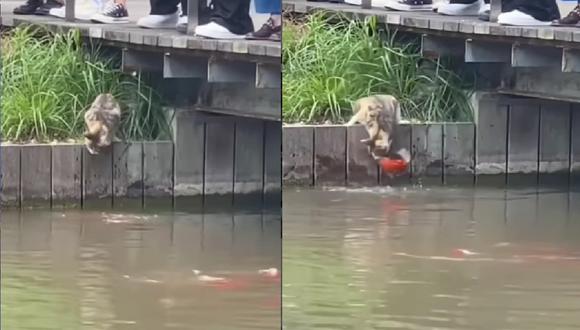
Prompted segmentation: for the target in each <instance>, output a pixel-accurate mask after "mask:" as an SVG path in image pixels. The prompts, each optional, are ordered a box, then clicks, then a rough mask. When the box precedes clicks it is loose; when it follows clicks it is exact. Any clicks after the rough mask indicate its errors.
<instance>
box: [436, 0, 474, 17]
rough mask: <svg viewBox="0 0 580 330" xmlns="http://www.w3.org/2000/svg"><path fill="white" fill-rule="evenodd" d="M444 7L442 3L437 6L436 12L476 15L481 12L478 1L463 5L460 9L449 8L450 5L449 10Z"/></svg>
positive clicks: (449, 14) (452, 14)
mask: <svg viewBox="0 0 580 330" xmlns="http://www.w3.org/2000/svg"><path fill="white" fill-rule="evenodd" d="M445 7H446V6H445V5H443V6H440V7H439V8H437V13H438V14H441V15H446V16H478V15H479V13H480V12H481V7H482V6H481V4H480V3H479V2H476V3H474V4H472V5H469V6H467V7H464V8H463V9H461V10H457V9H451V8H452V7H450V9H449V10H445ZM442 9H443V10H442Z"/></svg>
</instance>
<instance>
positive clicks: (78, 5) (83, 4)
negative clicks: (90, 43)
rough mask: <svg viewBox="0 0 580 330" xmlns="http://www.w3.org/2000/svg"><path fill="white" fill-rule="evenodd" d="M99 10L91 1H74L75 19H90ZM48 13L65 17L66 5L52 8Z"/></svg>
mask: <svg viewBox="0 0 580 330" xmlns="http://www.w3.org/2000/svg"><path fill="white" fill-rule="evenodd" d="M98 12H99V8H98V6H96V5H95V3H94V2H92V1H86V0H77V1H76V2H75V19H78V20H82V21H90V20H91V18H92V17H93V16H94V15H95V14H97V13H98ZM48 14H49V15H50V16H54V17H58V18H65V16H66V6H62V7H60V8H52V9H51V10H50V11H49V12H48Z"/></svg>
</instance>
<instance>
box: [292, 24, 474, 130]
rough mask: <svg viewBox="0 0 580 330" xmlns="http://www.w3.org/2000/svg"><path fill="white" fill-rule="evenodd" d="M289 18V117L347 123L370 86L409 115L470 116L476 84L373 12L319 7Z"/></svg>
mask: <svg viewBox="0 0 580 330" xmlns="http://www.w3.org/2000/svg"><path fill="white" fill-rule="evenodd" d="M284 24H285V25H284V30H283V50H284V51H283V55H282V61H283V86H284V87H283V115H284V121H285V122H305V123H320V122H324V121H331V122H333V123H342V122H344V121H345V120H346V119H347V118H349V117H350V116H351V115H352V110H351V104H352V102H353V101H355V100H356V99H358V98H360V97H363V96H368V95H372V94H391V95H393V96H395V97H397V98H398V99H399V101H400V102H401V105H402V111H403V117H404V118H409V119H415V120H420V121H465V120H471V118H472V117H471V113H472V110H471V106H470V103H469V97H470V93H471V92H470V89H471V86H470V84H466V83H465V79H461V78H460V77H458V76H457V75H456V74H455V73H453V72H452V71H451V70H449V69H447V68H446V66H445V65H444V63H441V62H438V61H433V60H427V59H423V58H422V57H421V54H420V52H419V49H418V47H417V46H416V44H413V43H405V44H404V43H401V42H399V41H398V38H396V34H394V33H391V32H390V31H385V30H379V28H378V24H377V23H376V21H375V20H373V19H370V20H367V21H365V22H360V21H351V20H348V19H346V18H344V17H342V16H339V15H328V14H326V13H317V14H313V15H310V16H308V17H307V18H306V19H305V20H304V21H292V20H286V21H285V23H284Z"/></svg>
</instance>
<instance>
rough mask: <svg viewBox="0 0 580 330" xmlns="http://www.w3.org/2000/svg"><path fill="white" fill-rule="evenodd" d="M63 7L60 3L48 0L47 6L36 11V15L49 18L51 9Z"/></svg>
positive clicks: (44, 5)
mask: <svg viewBox="0 0 580 330" xmlns="http://www.w3.org/2000/svg"><path fill="white" fill-rule="evenodd" d="M62 6H64V5H63V4H62V3H60V2H56V1H54V0H47V1H46V3H45V4H43V5H42V6H40V7H38V8H37V9H36V11H35V12H34V15H39V16H47V15H48V13H49V12H50V10H51V9H53V8H60V7H62Z"/></svg>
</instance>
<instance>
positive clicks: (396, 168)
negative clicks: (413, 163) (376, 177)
mask: <svg viewBox="0 0 580 330" xmlns="http://www.w3.org/2000/svg"><path fill="white" fill-rule="evenodd" d="M398 154H399V156H401V159H391V158H388V157H383V158H381V159H379V165H380V166H381V169H382V170H383V172H385V173H387V174H398V173H402V172H405V171H406V170H407V167H408V166H409V161H410V160H411V155H410V154H409V152H408V151H407V150H405V149H402V150H400V151H399V152H398Z"/></svg>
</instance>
